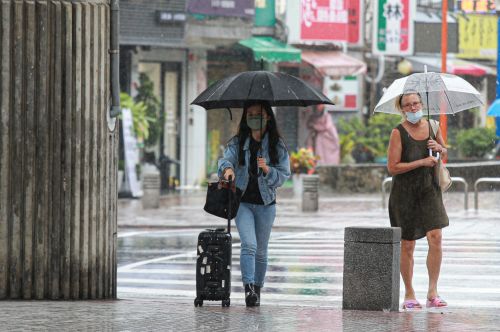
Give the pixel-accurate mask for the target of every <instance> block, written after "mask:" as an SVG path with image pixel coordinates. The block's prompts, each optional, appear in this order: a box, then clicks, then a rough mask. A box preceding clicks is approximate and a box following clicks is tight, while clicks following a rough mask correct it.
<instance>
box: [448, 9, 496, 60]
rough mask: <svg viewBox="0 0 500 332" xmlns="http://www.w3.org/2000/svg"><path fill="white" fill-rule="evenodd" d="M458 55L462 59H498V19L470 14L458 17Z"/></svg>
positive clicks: (493, 16) (491, 16) (492, 16)
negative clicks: (465, 16)
mask: <svg viewBox="0 0 500 332" xmlns="http://www.w3.org/2000/svg"><path fill="white" fill-rule="evenodd" d="M457 21H458V54H457V56H458V57H460V58H462V59H491V60H494V59H496V55H497V35H498V31H497V17H496V16H495V15H479V14H478V15H476V14H469V15H467V18H464V17H463V16H462V15H458V16H457Z"/></svg>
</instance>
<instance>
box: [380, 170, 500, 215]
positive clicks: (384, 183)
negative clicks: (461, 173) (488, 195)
mask: <svg viewBox="0 0 500 332" xmlns="http://www.w3.org/2000/svg"><path fill="white" fill-rule="evenodd" d="M498 179H499V181H498V182H500V178H498ZM456 182H460V183H462V184H463V187H464V209H465V210H467V209H468V208H469V199H468V197H469V185H468V184H467V181H465V179H464V178H461V177H452V178H451V183H452V185H453V183H456ZM388 183H392V177H388V178H385V179H384V181H382V209H385V208H387V205H386V199H385V197H386V195H387V194H386V186H387V184H388Z"/></svg>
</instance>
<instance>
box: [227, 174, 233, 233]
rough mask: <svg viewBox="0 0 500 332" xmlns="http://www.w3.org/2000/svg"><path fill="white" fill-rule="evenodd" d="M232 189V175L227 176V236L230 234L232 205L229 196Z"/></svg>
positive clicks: (230, 196)
mask: <svg viewBox="0 0 500 332" xmlns="http://www.w3.org/2000/svg"><path fill="white" fill-rule="evenodd" d="M232 189H233V176H232V175H229V199H228V201H229V207H228V208H227V233H228V234H231V214H232V211H231V207H232V203H233V202H231V200H232V196H233V195H231V190H232Z"/></svg>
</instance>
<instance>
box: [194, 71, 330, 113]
mask: <svg viewBox="0 0 500 332" xmlns="http://www.w3.org/2000/svg"><path fill="white" fill-rule="evenodd" d="M248 101H256V102H267V103H269V104H270V105H271V106H310V105H318V104H330V105H333V103H332V102H331V101H330V99H329V98H328V97H326V96H325V95H324V94H323V93H321V92H319V91H318V90H316V89H315V88H313V87H312V86H311V85H309V84H308V83H306V82H304V81H303V80H301V79H300V78H297V77H295V76H292V75H288V74H285V73H273V72H269V71H246V72H242V73H238V74H236V75H232V76H229V77H227V78H224V79H222V80H220V81H217V82H215V83H214V84H212V85H211V86H209V87H208V88H207V89H206V90H205V91H203V92H202V93H201V94H200V95H199V96H198V97H197V98H196V99H195V100H194V101H193V102H192V103H191V104H194V105H199V106H201V107H204V108H205V109H207V110H209V109H214V108H233V107H234V108H242V107H243V106H244V104H245V103H246V102H248Z"/></svg>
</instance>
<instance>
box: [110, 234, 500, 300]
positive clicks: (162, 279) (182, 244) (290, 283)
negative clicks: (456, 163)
mask: <svg viewBox="0 0 500 332" xmlns="http://www.w3.org/2000/svg"><path fill="white" fill-rule="evenodd" d="M198 232H199V231H198V230H195V229H186V230H165V231H159V230H158V231H149V232H146V233H138V234H136V235H133V234H129V233H127V232H123V233H122V234H123V237H120V241H119V251H118V257H119V269H118V286H119V287H118V291H119V296H120V297H122V298H123V297H144V296H149V297H174V298H190V299H194V297H195V273H194V271H195V266H196V252H195V250H194V247H195V244H196V241H197V236H198ZM127 234H129V235H127ZM237 235H238V234H237V233H234V234H233V237H234V244H233V263H232V264H233V265H232V269H233V274H232V286H233V287H232V294H231V298H232V302H233V303H240V304H243V289H242V285H241V276H240V270H239V241H238V236H237ZM426 255H427V246H426V243H425V242H423V241H418V242H417V247H416V251H415V276H414V278H415V279H414V286H415V289H416V290H417V296H419V297H420V298H421V301H423V300H424V296H425V291H426V289H427V288H426V287H427V271H426V269H425V260H426ZM269 256H270V257H269V268H268V273H267V278H266V284H265V288H264V290H263V297H262V301H263V303H266V304H276V305H285V304H286V305H301V306H302V305H314V306H318V305H319V306H333V307H339V308H340V307H341V305H342V304H341V301H342V273H343V239H342V234H341V233H339V232H335V231H323V232H318V231H307V232H304V231H293V232H279V231H276V232H274V233H273V234H272V238H271V241H270V246H269ZM499 262H500V239H484V240H482V239H468V238H465V239H464V238H452V239H449V238H445V240H444V259H443V266H442V270H441V280H440V284H439V286H440V287H439V290H440V292H441V295H442V296H443V298H445V299H446V300H447V301H448V302H449V303H452V304H453V305H454V306H462V307H463V306H465V307H467V306H485V307H492V306H493V307H499V308H500V288H499V287H498V286H497V285H498V284H499V283H500V264H498V263H499ZM401 287H402V285H401ZM213 304H214V305H215V303H213Z"/></svg>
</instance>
